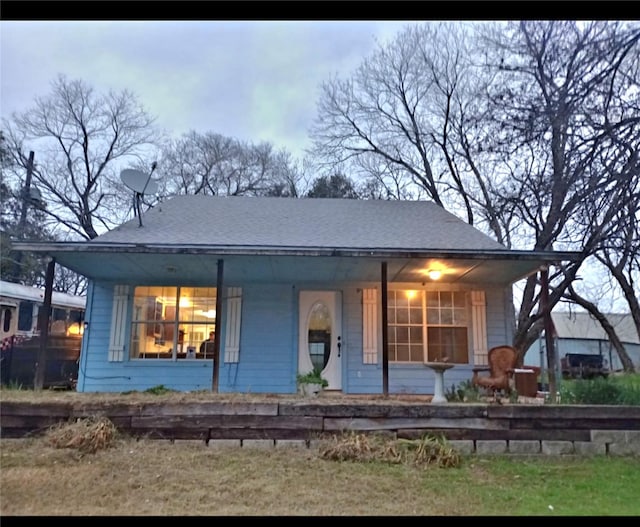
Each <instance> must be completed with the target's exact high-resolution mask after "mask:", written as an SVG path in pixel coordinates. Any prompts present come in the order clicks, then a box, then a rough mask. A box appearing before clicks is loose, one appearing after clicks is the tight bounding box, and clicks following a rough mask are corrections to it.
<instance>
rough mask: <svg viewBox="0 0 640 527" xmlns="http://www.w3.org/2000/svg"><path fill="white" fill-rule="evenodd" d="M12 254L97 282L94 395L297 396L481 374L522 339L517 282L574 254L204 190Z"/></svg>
mask: <svg viewBox="0 0 640 527" xmlns="http://www.w3.org/2000/svg"><path fill="white" fill-rule="evenodd" d="M16 247H17V248H20V249H22V250H32V251H37V252H41V253H47V254H49V255H50V256H52V257H54V258H55V259H56V262H57V263H59V264H61V265H63V266H65V267H68V268H69V269H72V270H74V271H76V272H78V273H80V274H82V275H84V276H86V277H87V278H89V280H90V287H89V295H88V302H87V316H86V322H87V324H86V325H87V327H86V330H85V335H84V338H83V346H82V354H81V361H80V375H79V378H78V384H77V389H78V390H79V391H83V392H98V391H99V392H120V391H129V390H145V389H148V388H151V387H154V386H158V385H164V386H166V387H168V388H171V389H175V390H181V391H191V390H211V389H213V390H218V391H220V392H245V393H246V392H260V393H279V394H288V393H295V392H296V374H297V373H298V372H307V371H309V370H311V369H312V367H313V366H314V365H316V366H318V367H319V368H321V369H322V370H323V375H324V377H325V378H326V379H327V380H328V381H329V387H328V389H329V390H335V391H337V392H342V393H346V394H376V393H392V394H393V393H395V394H401V393H410V394H432V393H433V391H434V373H433V371H431V370H429V369H428V368H426V367H425V366H424V362H427V361H436V360H442V359H446V360H448V361H449V362H451V363H454V364H455V367H454V368H452V369H450V370H449V371H447V374H446V378H445V383H446V388H449V387H450V386H451V385H453V384H457V383H459V382H462V381H465V380H468V379H470V378H471V370H472V368H473V366H474V365H476V364H485V363H486V355H487V350H488V349H489V348H490V347H492V346H496V345H501V344H505V343H511V341H512V334H513V327H514V313H513V311H514V310H513V302H512V295H511V285H512V283H513V282H515V281H517V280H519V279H521V278H523V277H526V276H527V275H530V274H531V273H535V272H536V271H537V270H538V269H539V268H540V266H541V265H543V264H548V263H549V262H554V261H561V260H567V259H571V258H573V257H574V255H573V254H572V253H555V252H531V251H511V250H508V249H507V248H505V247H504V246H503V245H501V244H499V243H497V242H496V241H495V240H493V239H491V238H490V237H488V236H486V235H485V234H483V233H481V232H480V231H478V230H477V229H475V228H473V227H472V226H470V225H468V224H467V223H465V222H464V221H462V220H460V219H459V218H457V217H455V216H454V215H452V214H450V213H448V212H446V211H445V210H443V209H442V208H441V207H438V206H437V205H435V204H434V203H431V202H425V201H419V202H409V201H383V200H352V199H311V198H300V199H298V198H266V197H210V196H200V195H197V196H177V197H174V198H172V199H170V200H169V201H166V202H164V203H161V204H159V205H157V206H156V207H155V208H154V209H152V210H150V211H149V212H147V213H146V214H145V215H144V216H143V218H136V219H134V220H132V221H129V222H127V223H125V224H124V225H121V226H120V227H118V228H116V229H114V230H112V231H110V232H108V233H106V234H104V235H102V236H99V237H98V238H96V239H94V240H91V241H89V242H68V243H67V242H49V243H47V242H41V243H37V242H33V243H30V242H22V243H19V244H17V245H16ZM383 315H384V316H383ZM385 319H386V326H385V322H384V321H385ZM383 328H385V329H386V330H387V331H384V332H383ZM211 331H213V332H214V334H213V336H214V340H213V341H212V343H213V345H211V344H209V345H205V346H202V347H201V346H200V345H201V343H202V342H203V341H204V340H205V339H206V338H207V337H208V335H209V333H210V332H211ZM385 339H386V343H387V346H386V349H387V353H386V354H383V342H384V341H385ZM216 347H217V348H218V349H217V350H216ZM211 348H213V350H211ZM215 353H219V361H218V364H217V367H215V368H214V366H213V360H212V358H211V356H212V354H214V355H215ZM193 357H195V358H193ZM387 366H388V368H387ZM385 384H386V386H385Z"/></svg>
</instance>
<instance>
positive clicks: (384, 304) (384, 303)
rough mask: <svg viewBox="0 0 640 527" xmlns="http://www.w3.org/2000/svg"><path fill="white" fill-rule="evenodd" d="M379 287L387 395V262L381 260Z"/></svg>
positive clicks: (384, 378) (386, 392)
mask: <svg viewBox="0 0 640 527" xmlns="http://www.w3.org/2000/svg"><path fill="white" fill-rule="evenodd" d="M380 288H381V290H382V294H381V295H380V296H381V297H382V393H383V394H384V395H385V396H387V395H389V345H388V344H389V330H388V328H387V304H388V302H387V262H382V268H381V280H380Z"/></svg>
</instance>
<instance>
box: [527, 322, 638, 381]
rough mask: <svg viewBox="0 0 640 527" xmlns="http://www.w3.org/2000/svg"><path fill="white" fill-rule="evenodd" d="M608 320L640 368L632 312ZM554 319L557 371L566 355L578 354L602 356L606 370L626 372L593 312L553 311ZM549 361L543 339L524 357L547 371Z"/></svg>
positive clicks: (528, 361) (634, 362)
mask: <svg viewBox="0 0 640 527" xmlns="http://www.w3.org/2000/svg"><path fill="white" fill-rule="evenodd" d="M606 317H607V320H608V321H609V322H610V324H611V325H612V326H613V327H614V329H615V331H616V334H617V335H618V338H619V339H620V341H621V342H622V344H623V345H624V349H625V351H626V352H627V354H628V355H629V358H630V359H631V361H632V362H633V365H634V366H635V367H636V369H640V338H639V337H638V332H637V331H636V328H635V325H634V323H633V317H632V316H631V314H630V313H607V314H606ZM551 320H552V322H553V326H552V327H553V338H554V342H555V349H556V358H557V360H558V363H557V364H556V368H557V369H559V368H560V361H561V360H562V359H563V357H565V356H566V355H567V353H570V354H573V353H577V354H585V355H600V356H602V357H603V364H604V366H605V368H606V369H607V370H610V371H622V370H623V366H622V362H621V361H620V357H619V356H618V353H617V351H616V349H615V348H614V347H613V344H611V342H610V341H609V336H608V335H607V333H606V332H605V330H604V329H602V326H601V325H600V322H598V321H597V320H596V319H595V318H594V317H593V316H592V315H591V314H590V313H585V312H577V313H576V312H567V311H558V312H556V311H553V312H552V313H551ZM546 362H547V358H546V353H545V347H544V338H542V339H540V340H539V341H538V345H534V346H531V348H529V350H528V351H527V354H526V356H525V363H527V364H534V365H540V367H542V368H546Z"/></svg>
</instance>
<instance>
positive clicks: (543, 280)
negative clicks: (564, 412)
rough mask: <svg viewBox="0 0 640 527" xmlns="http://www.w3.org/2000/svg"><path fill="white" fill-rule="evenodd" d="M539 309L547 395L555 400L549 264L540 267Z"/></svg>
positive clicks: (554, 357)
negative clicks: (545, 365)
mask: <svg viewBox="0 0 640 527" xmlns="http://www.w3.org/2000/svg"><path fill="white" fill-rule="evenodd" d="M540 310H541V311H542V316H543V319H544V340H545V348H546V351H547V378H548V380H549V395H550V396H551V400H552V401H555V400H556V394H557V385H556V349H555V344H554V342H553V320H552V319H551V309H550V307H549V266H547V265H544V266H542V267H541V268H540Z"/></svg>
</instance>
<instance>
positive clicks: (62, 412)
mask: <svg viewBox="0 0 640 527" xmlns="http://www.w3.org/2000/svg"><path fill="white" fill-rule="evenodd" d="M71 409H72V406H71V405H70V404H68V403H26V402H15V401H6V402H5V401H3V402H2V404H0V418H2V419H4V417H5V416H10V415H47V416H56V417H61V418H68V417H69V416H70V415H71Z"/></svg>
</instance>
